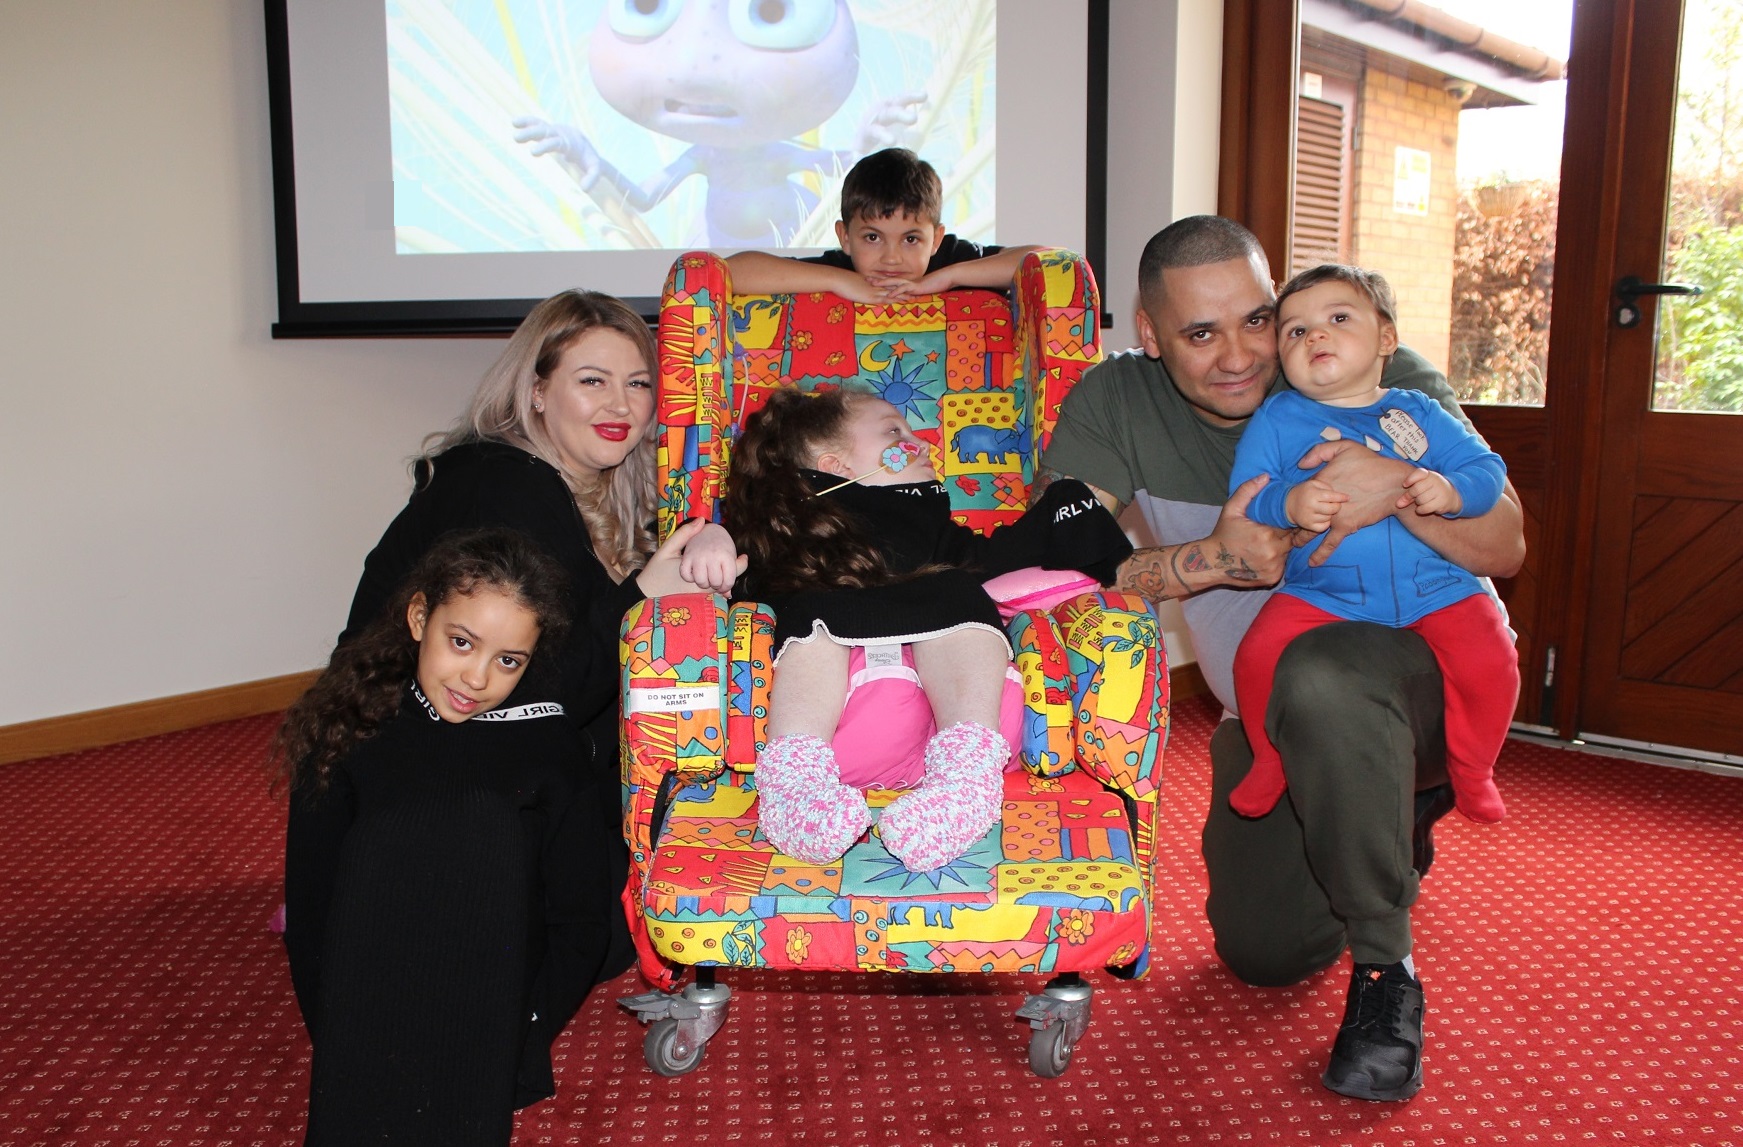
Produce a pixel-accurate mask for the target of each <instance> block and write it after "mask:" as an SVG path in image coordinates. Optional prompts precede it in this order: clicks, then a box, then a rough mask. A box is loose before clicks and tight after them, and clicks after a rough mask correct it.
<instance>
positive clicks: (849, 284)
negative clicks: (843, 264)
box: [832, 272, 889, 303]
mask: <svg viewBox="0 0 1743 1147" xmlns="http://www.w3.org/2000/svg"><path fill="white" fill-rule="evenodd" d="M832 290H834V292H835V293H836V294H838V295H840V296H841V297H842V298H844V299H846V300H847V301H848V302H850V303H887V302H889V298H888V297H887V296H886V295H885V294H884V288H883V286H882V285H881V281H880V280H878V279H872V278H867V277H866V276H864V275H859V274H855V273H853V272H849V273H847V274H845V275H843V276H842V277H841V285H840V286H839V287H834V288H832Z"/></svg>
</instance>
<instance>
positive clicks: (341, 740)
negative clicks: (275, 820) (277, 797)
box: [271, 529, 569, 793]
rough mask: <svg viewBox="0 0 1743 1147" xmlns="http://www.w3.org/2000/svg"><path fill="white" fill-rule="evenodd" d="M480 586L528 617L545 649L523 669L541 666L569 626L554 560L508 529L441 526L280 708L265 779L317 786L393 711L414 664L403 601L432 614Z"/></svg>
mask: <svg viewBox="0 0 1743 1147" xmlns="http://www.w3.org/2000/svg"><path fill="white" fill-rule="evenodd" d="M486 589H492V590H497V591H499V592H501V593H504V594H507V595H508V596H510V597H512V598H513V599H514V600H515V601H516V602H518V603H519V604H520V605H522V606H524V607H526V609H528V610H529V611H531V612H532V614H533V617H534V618H535V619H536V620H537V622H538V627H539V637H538V648H539V649H540V650H542V651H543V652H544V654H545V656H543V657H540V658H538V659H537V660H536V661H534V662H529V664H528V673H529V674H531V673H532V672H533V671H534V670H533V667H534V666H535V665H539V666H542V665H544V664H548V663H549V662H550V661H551V659H552V658H551V656H550V655H551V654H552V653H553V652H554V651H555V650H557V649H560V648H561V647H562V644H563V641H564V640H565V638H567V636H568V632H569V604H568V575H567V574H566V573H565V572H564V571H563V567H562V566H560V565H558V564H557V563H556V562H555V561H553V560H551V559H550V558H549V557H546V556H545V554H544V552H543V551H542V550H540V549H539V548H538V547H537V546H535V545H534V544H533V543H532V542H531V541H529V540H528V539H527V538H526V537H525V535H523V534H521V533H519V532H517V531H515V530H507V529H490V530H470V531H464V532H459V531H457V532H454V533H450V534H445V535H443V536H442V537H441V538H439V539H437V541H436V543H435V545H433V546H431V547H430V549H429V552H428V553H426V554H425V555H424V557H423V560H421V561H420V562H418V564H417V566H416V567H414V568H413V569H412V572H411V573H410V574H408V575H406V579H405V581H404V582H403V583H402V584H401V585H400V587H399V590H398V591H397V592H396V593H395V594H394V595H393V599H392V600H391V601H389V602H388V604H387V608H386V609H385V610H383V611H382V613H381V615H380V616H378V617H377V618H376V619H375V620H374V621H373V622H371V623H370V625H369V627H368V628H367V629H365V630H364V631H363V632H362V633H359V634H358V635H357V636H356V637H354V638H353V639H351V640H350V641H347V642H345V643H344V644H343V645H340V646H339V647H338V648H337V649H335V650H333V656H332V658H331V660H329V661H328V663H327V668H326V669H325V670H324V671H323V672H322V673H321V675H320V677H318V678H316V680H315V683H314V684H313V685H311V686H310V687H309V691H308V692H306V693H304V694H303V695H302V696H301V697H299V698H298V699H297V701H296V703H295V704H293V705H292V706H291V707H290V709H289V710H288V711H287V712H286V713H285V715H284V723H283V724H281V725H280V726H279V728H278V732H277V734H275V735H274V737H273V740H272V750H271V754H272V755H271V759H272V760H273V761H274V762H275V763H276V765H277V766H278V776H277V780H276V781H275V782H274V787H275V788H276V787H278V785H280V784H283V785H285V786H287V787H289V788H291V789H304V788H307V789H308V790H310V791H313V792H317V793H318V792H321V791H322V790H324V789H325V788H326V787H327V781H328V778H329V777H330V776H331V775H332V771H333V766H334V765H336V764H337V763H338V762H339V760H340V759H341V758H343V757H344V756H345V754H346V753H349V752H350V751H351V750H352V749H353V748H355V747H356V746H357V744H358V743H359V742H361V741H365V740H368V739H369V738H370V737H372V736H374V735H375V733H376V731H377V730H378V729H380V728H381V726H382V724H383V723H384V722H386V721H387V720H388V719H389V718H390V717H392V716H393V715H394V713H395V712H397V711H398V709H399V704H400V696H401V694H402V693H403V692H404V690H405V687H406V683H407V682H409V681H411V680H412V678H413V676H414V675H415V674H416V672H417V665H418V643H417V642H416V641H414V640H413V639H412V634H411V627H410V626H409V624H408V623H407V621H406V613H407V611H408V610H409V609H410V608H411V604H412V601H413V599H415V598H417V597H419V596H420V595H421V596H422V597H423V600H424V602H425V603H426V605H427V607H428V609H429V610H430V611H431V612H432V613H433V612H434V611H435V610H436V609H437V608H438V607H440V606H441V605H443V604H444V603H446V602H449V601H452V600H453V599H454V598H456V597H469V596H471V595H472V594H475V593H478V592H479V591H480V590H486Z"/></svg>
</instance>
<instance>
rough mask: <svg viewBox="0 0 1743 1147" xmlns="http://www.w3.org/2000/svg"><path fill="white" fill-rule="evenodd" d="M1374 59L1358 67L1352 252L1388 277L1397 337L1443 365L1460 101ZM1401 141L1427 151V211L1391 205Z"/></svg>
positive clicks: (1447, 330)
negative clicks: (1395, 303)
mask: <svg viewBox="0 0 1743 1147" xmlns="http://www.w3.org/2000/svg"><path fill="white" fill-rule="evenodd" d="M1376 63H1377V61H1373V60H1370V63H1369V66H1368V67H1367V68H1366V69H1365V71H1364V73H1363V76H1362V79H1361V81H1360V96H1359V100H1358V103H1357V107H1358V108H1359V109H1360V112H1359V115H1360V117H1361V118H1360V119H1359V120H1358V121H1357V125H1356V127H1357V133H1356V151H1355V161H1354V164H1353V166H1354V169H1355V179H1354V183H1355V187H1354V204H1353V210H1352V212H1351V214H1352V220H1351V227H1352V230H1353V232H1354V234H1353V237H1352V240H1353V241H1352V243H1351V247H1350V251H1351V258H1352V259H1353V261H1354V262H1355V263H1356V264H1357V265H1358V266H1362V267H1367V268H1370V269H1371V270H1375V271H1378V272H1380V273H1381V274H1382V275H1384V276H1386V281H1387V282H1389V283H1391V284H1392V289H1393V290H1394V291H1395V292H1396V293H1397V295H1398V335H1399V339H1400V341H1402V342H1403V343H1404V344H1405V345H1406V346H1408V347H1410V348H1411V349H1412V350H1415V351H1417V352H1418V353H1420V354H1422V355H1423V356H1424V357H1425V358H1427V359H1428V360H1429V361H1430V362H1432V363H1434V365H1435V366H1437V367H1439V368H1440V369H1441V370H1442V371H1445V370H1446V367H1447V358H1448V354H1447V349H1448V341H1449V338H1450V332H1451V328H1452V282H1453V234H1454V230H1453V229H1454V224H1455V222H1456V220H1457V216H1458V200H1457V195H1458V188H1457V181H1456V174H1457V168H1456V164H1457V153H1458V135H1459V120H1458V116H1459V104H1458V101H1456V100H1454V99H1453V98H1452V97H1451V96H1449V95H1447V94H1446V93H1445V92H1444V91H1442V90H1441V89H1440V88H1439V87H1438V86H1431V85H1429V84H1424V83H1418V82H1416V81H1413V80H1410V79H1409V78H1407V77H1406V76H1404V75H1401V74H1393V73H1389V72H1387V71H1385V70H1383V67H1376V66H1375V64H1376ZM1399 146H1403V147H1412V148H1416V149H1418V150H1420V151H1426V152H1428V153H1429V156H1430V160H1429V180H1430V182H1429V199H1428V214H1427V215H1426V216H1421V215H1409V214H1404V213H1401V212H1398V211H1395V210H1393V205H1392V183H1393V165H1394V162H1395V158H1396V153H1395V149H1396V148H1397V147H1399Z"/></svg>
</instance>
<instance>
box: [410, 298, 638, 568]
mask: <svg viewBox="0 0 1743 1147" xmlns="http://www.w3.org/2000/svg"><path fill="white" fill-rule="evenodd" d="M601 327H603V328H605V329H607V330H613V331H616V332H618V333H619V334H621V335H624V336H626V337H627V338H628V339H629V340H630V341H631V342H633V343H635V345H636V348H637V349H638V350H640V351H641V353H642V358H643V359H645V360H646V362H647V364H648V371H649V373H650V374H652V375H657V374H658V371H659V355H658V352H657V350H656V347H655V344H654V335H653V332H652V331H651V330H649V329H648V324H647V323H646V322H645V321H644V320H643V319H642V317H641V316H640V315H638V314H636V313H635V312H634V311H632V310H630V309H629V307H627V306H625V305H624V304H623V303H622V302H621V301H620V300H618V299H615V298H613V297H612V296H610V295H605V294H601V293H599V292H598V291H581V290H573V291H564V292H563V293H562V294H559V295H552V296H551V297H550V298H548V299H546V300H545V301H544V302H542V303H540V304H539V305H538V306H536V307H534V308H533V309H532V311H531V313H529V314H528V315H527V317H526V319H525V321H523V322H522V323H521V325H520V327H519V328H518V329H517V330H516V331H515V332H514V335H513V337H511V338H510V339H509V340H508V346H506V347H504V348H503V352H502V354H500V355H499V356H497V359H496V362H495V363H494V364H493V365H492V366H491V368H490V369H489V370H488V371H486V372H485V374H484V379H483V381H482V382H480V383H479V384H478V390H477V392H476V393H475V394H474V395H473V396H472V405H471V408H470V409H468V410H467V412H466V414H465V416H464V417H462V418H461V419H460V421H459V423H458V424H456V425H455V427H454V428H453V429H452V430H450V431H448V432H447V433H446V434H432V435H431V436H430V437H429V438H428V439H426V440H425V442H424V453H423V457H424V459H425V460H427V461H429V462H431V464H432V465H433V464H434V462H435V456H436V455H439V454H440V453H441V452H442V451H444V450H447V449H449V448H450V447H453V446H458V445H460V444H461V443H463V442H477V441H480V440H487V441H492V442H506V443H508V444H509V445H510V446H517V447H519V448H520V449H522V450H525V451H526V452H527V453H529V454H532V455H534V456H535V457H537V458H540V459H543V460H544V461H546V462H548V463H550V464H551V465H552V466H554V467H556V470H557V472H558V473H559V474H561V475H563V481H564V482H565V483H567V484H568V486H569V492H570V493H571V494H572V495H574V498H575V506H576V508H577V509H579V510H580V511H581V520H582V521H583V522H585V523H586V525H587V533H588V536H589V537H590V538H591V539H592V541H593V551H594V553H595V554H596V555H598V557H599V560H600V562H601V563H602V564H604V566H605V568H606V570H608V571H609V572H610V573H611V576H612V577H613V578H615V579H616V580H618V581H622V580H623V579H624V578H625V577H627V576H628V575H629V573H630V571H631V570H634V569H636V568H637V567H638V566H640V565H642V564H643V562H644V561H645V559H646V558H647V555H649V554H651V553H653V552H654V537H653V534H652V532H651V530H650V526H651V524H652V522H653V518H654V431H655V422H657V419H650V420H649V423H648V429H647V432H646V433H645V434H644V435H643V436H642V440H641V441H640V442H638V443H636V446H635V448H634V449H633V450H631V451H630V452H629V456H628V457H626V458H625V459H624V460H623V461H622V462H620V463H618V464H617V465H616V466H613V467H612V468H611V469H609V470H606V471H603V472H602V473H601V474H599V475H598V476H594V475H591V474H576V473H573V472H571V471H570V470H568V469H566V468H565V467H564V466H563V462H562V459H561V458H560V456H559V455H558V453H557V448H556V444H555V443H554V442H553V441H552V440H551V436H550V434H549V432H548V431H547V430H546V429H545V420H544V416H543V415H541V414H537V413H535V412H534V410H533V391H534V388H535V387H537V386H538V384H539V381H540V380H541V379H546V378H549V377H550V373H551V371H552V370H554V369H556V366H557V361H558V360H559V359H561V358H562V357H563V352H564V351H566V350H568V349H569V347H570V345H571V344H573V343H574V342H575V340H576V339H578V338H580V337H581V336H582V335H584V334H586V333H587V332H588V331H591V330H596V329H598V328H601Z"/></svg>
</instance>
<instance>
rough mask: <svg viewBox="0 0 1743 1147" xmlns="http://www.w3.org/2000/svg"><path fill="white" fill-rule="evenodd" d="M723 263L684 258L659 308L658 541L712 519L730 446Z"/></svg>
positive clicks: (702, 255) (693, 254) (693, 255)
mask: <svg viewBox="0 0 1743 1147" xmlns="http://www.w3.org/2000/svg"><path fill="white" fill-rule="evenodd" d="M731 295H732V274H731V272H730V271H729V270H728V269H727V266H726V261H725V260H724V259H722V258H720V257H719V256H718V255H713V254H710V253H709V252H707V251H688V252H685V253H684V254H683V255H681V256H679V257H678V259H677V261H676V262H674V263H673V264H672V271H671V274H670V275H668V276H667V278H666V286H665V291H664V293H663V294H662V296H661V301H660V322H659V333H658V345H659V355H660V362H659V377H660V387H659V395H658V399H657V402H658V420H659V430H658V437H657V438H656V440H655V441H656V446H655V462H654V472H655V474H656V475H657V476H658V477H657V479H656V480H657V481H658V482H659V483H660V490H659V499H660V505H659V536H660V537H661V538H662V539H664V538H666V537H669V536H670V535H671V533H672V531H673V530H675V529H677V528H678V526H679V525H680V524H682V523H684V522H686V521H688V520H689V519H691V518H708V519H710V520H712V519H713V517H714V510H715V503H716V502H718V501H719V498H720V489H721V483H722V480H723V479H724V478H725V476H726V466H727V462H728V460H729V452H728V449H727V445H728V444H729V443H730V442H731V441H732V394H731V391H732V378H731V376H730V363H729V361H728V350H727V332H726V326H725V314H726V308H727V300H728V299H729V298H730V297H731Z"/></svg>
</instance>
